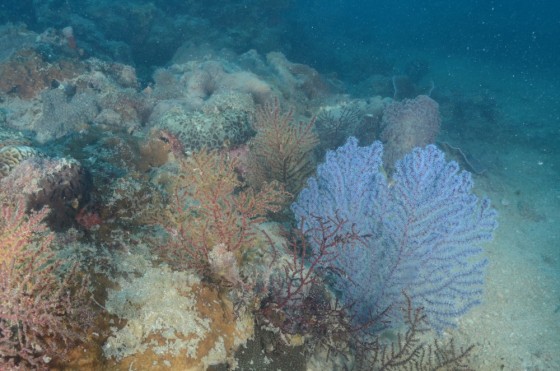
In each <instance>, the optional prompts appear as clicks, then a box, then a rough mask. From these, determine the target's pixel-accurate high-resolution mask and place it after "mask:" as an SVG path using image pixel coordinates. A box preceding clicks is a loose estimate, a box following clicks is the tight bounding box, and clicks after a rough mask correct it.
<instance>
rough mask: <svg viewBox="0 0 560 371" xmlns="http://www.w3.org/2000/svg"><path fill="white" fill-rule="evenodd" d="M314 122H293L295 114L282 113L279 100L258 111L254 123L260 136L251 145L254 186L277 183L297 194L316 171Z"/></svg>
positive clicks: (251, 175)
mask: <svg viewBox="0 0 560 371" xmlns="http://www.w3.org/2000/svg"><path fill="white" fill-rule="evenodd" d="M314 125H315V119H312V120H310V121H309V122H307V123H303V122H300V123H298V124H295V123H293V111H289V112H287V113H282V112H281V109H280V105H279V103H278V100H277V99H276V100H275V101H274V102H269V103H267V104H265V105H264V106H263V107H261V108H260V109H259V110H257V113H256V117H255V120H254V123H253V126H254V129H255V130H256V131H257V135H256V136H255V137H254V138H253V139H252V140H251V142H250V144H249V149H250V150H249V167H248V168H249V169H250V171H249V173H248V178H249V181H250V182H251V184H253V185H255V186H257V187H258V186H260V185H261V184H262V183H264V182H271V181H273V180H276V181H278V182H280V183H281V184H283V185H284V186H285V188H286V190H287V191H288V192H290V193H292V194H296V193H297V192H299V190H300V189H301V188H302V187H303V184H304V182H305V180H306V179H307V177H308V176H309V175H310V174H311V173H312V172H313V171H314V169H315V161H314V158H313V150H314V148H315V146H316V145H317V144H318V142H319V141H318V138H317V135H316V134H315V133H314V132H313V127H314Z"/></svg>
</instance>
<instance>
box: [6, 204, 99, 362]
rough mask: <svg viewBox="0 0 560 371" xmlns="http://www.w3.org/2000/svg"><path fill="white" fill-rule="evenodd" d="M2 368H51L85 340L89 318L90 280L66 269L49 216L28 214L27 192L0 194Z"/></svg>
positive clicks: (43, 213)
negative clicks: (63, 270)
mask: <svg viewBox="0 0 560 371" xmlns="http://www.w3.org/2000/svg"><path fill="white" fill-rule="evenodd" d="M0 205H1V213H2V219H1V220H0V368H2V369H4V367H14V368H15V367H19V368H27V367H32V368H33V369H46V368H47V365H48V364H49V363H50V362H51V360H52V359H60V358H62V357H63V355H64V354H65V352H66V351H67V350H68V348H69V347H70V346H71V345H73V344H75V343H76V342H77V341H78V340H79V339H80V330H79V325H80V324H81V323H83V321H86V322H87V321H88V318H89V317H90V316H89V311H88V309H87V305H86V304H87V302H88V299H87V298H88V295H87V294H88V291H87V287H88V284H87V279H86V278H85V277H84V276H82V275H80V274H79V273H78V272H77V270H76V266H74V267H73V268H72V269H71V270H70V271H69V272H67V273H66V274H62V277H61V273H60V268H61V265H62V264H63V262H62V261H61V260H57V259H56V257H55V254H54V252H53V250H52V249H51V242H52V240H53V235H52V234H51V233H49V232H48V230H47V228H46V226H45V224H44V223H43V219H44V218H45V216H46V215H47V213H48V210H47V209H42V210H40V211H38V212H34V213H32V214H31V215H29V216H28V215H27V214H26V213H25V201H24V197H23V196H21V195H20V196H17V197H9V196H7V195H5V194H0Z"/></svg>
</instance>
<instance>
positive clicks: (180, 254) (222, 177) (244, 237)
mask: <svg viewBox="0 0 560 371" xmlns="http://www.w3.org/2000/svg"><path fill="white" fill-rule="evenodd" d="M236 166H237V163H236V161H235V160H232V159H228V157H227V156H226V155H225V154H222V153H220V152H218V151H208V150H202V151H200V152H197V153H195V154H193V155H192V156H191V157H189V158H186V159H182V160H180V171H179V175H178V176H177V178H176V179H175V183H174V185H173V187H172V191H171V197H172V199H171V200H170V205H169V208H168V209H167V210H166V212H165V215H164V221H163V223H162V224H163V225H164V228H165V229H166V230H167V232H168V238H167V241H166V243H164V244H162V245H161V246H160V248H159V250H160V252H161V254H162V257H163V258H164V260H165V261H167V262H169V263H170V264H172V265H173V266H180V267H185V266H186V267H190V268H195V269H197V270H198V271H202V272H203V273H206V274H207V273H209V272H210V271H211V269H210V267H209V261H210V260H209V254H210V252H211V251H212V249H213V248H214V247H215V246H217V245H221V244H223V245H224V246H223V247H222V248H224V249H225V250H226V251H229V252H233V253H236V254H237V253H241V252H242V250H243V249H247V248H249V247H251V246H252V245H253V242H254V237H255V228H256V226H257V224H259V223H261V222H263V221H264V216H265V215H266V214H267V213H268V212H277V211H279V208H280V206H279V205H280V204H281V203H282V202H283V199H284V198H285V192H284V191H283V190H282V187H280V186H278V185H277V184H274V183H270V184H265V185H263V187H262V189H261V190H260V191H258V192H256V191H254V190H253V189H251V188H244V187H243V184H242V182H241V181H240V180H239V179H238V178H237V174H236V172H235V168H236Z"/></svg>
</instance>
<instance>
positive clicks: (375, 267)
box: [292, 138, 497, 331]
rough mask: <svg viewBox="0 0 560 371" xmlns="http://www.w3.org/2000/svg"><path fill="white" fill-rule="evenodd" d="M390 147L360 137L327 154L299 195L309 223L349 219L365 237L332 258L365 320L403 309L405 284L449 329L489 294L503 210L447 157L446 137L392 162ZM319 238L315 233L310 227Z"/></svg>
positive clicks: (297, 206) (338, 283)
mask: <svg viewBox="0 0 560 371" xmlns="http://www.w3.org/2000/svg"><path fill="white" fill-rule="evenodd" d="M382 154H383V146H382V145H381V143H380V142H375V143H373V144H372V145H370V146H367V147H359V146H358V143H357V140H356V139H355V138H350V139H349V140H348V142H347V143H346V144H345V145H344V146H342V147H340V148H338V149H337V150H336V151H329V152H328V153H327V158H326V162H325V163H324V164H322V165H320V166H319V167H318V169H317V176H316V177H314V178H311V179H309V181H308V184H307V187H306V188H304V189H303V190H302V191H301V193H300V194H299V196H298V198H297V200H296V202H294V203H293V204H292V211H293V212H294V214H295V216H296V219H297V221H298V222H299V223H301V222H303V225H304V228H305V229H306V230H310V231H311V230H313V229H312V227H314V226H316V225H314V223H319V221H318V219H317V217H321V218H324V219H328V218H335V217H337V216H338V217H340V218H343V219H346V220H347V223H346V225H347V226H348V228H354V229H355V230H356V231H357V232H358V233H359V234H360V235H361V236H363V243H361V244H356V245H354V246H352V247H345V250H344V251H339V252H338V258H337V260H336V261H335V262H333V263H331V264H332V266H333V267H334V268H336V271H337V272H344V274H342V275H337V276H336V277H335V278H334V279H333V280H332V281H333V288H334V290H335V291H336V292H337V293H338V294H339V295H340V297H341V298H342V300H343V301H344V302H345V303H347V304H349V305H350V304H351V308H352V311H353V313H352V314H353V315H354V317H355V321H358V323H359V322H364V321H368V320H369V319H371V318H375V317H376V316H378V315H380V314H381V313H384V312H385V311H387V313H388V314H389V316H390V317H393V318H394V317H397V316H398V315H399V313H400V309H401V307H403V306H404V305H405V298H404V295H403V292H404V293H406V295H407V296H409V297H410V298H411V300H412V302H413V304H414V305H415V306H416V307H423V308H424V312H425V313H426V315H427V318H428V321H429V323H430V324H431V326H432V327H433V328H435V329H436V330H437V331H441V330H443V329H444V328H446V327H449V326H453V324H454V322H455V319H457V318H458V317H460V316H461V315H463V314H464V313H466V312H467V311H468V310H469V309H470V308H472V307H473V306H475V305H477V304H479V303H480V298H481V296H482V288H483V285H484V269H485V266H486V264H487V261H486V259H485V258H484V257H483V254H482V247H481V245H482V243H484V242H486V241H489V240H491V239H492V234H493V231H494V230H495V229H496V226H497V222H496V211H495V210H494V209H492V208H491V207H490V202H489V200H488V199H486V198H484V199H482V200H479V198H478V197H477V196H476V195H474V194H473V193H472V192H471V189H472V185H473V182H472V179H471V175H470V173H468V172H466V171H462V170H460V168H459V165H458V164H457V163H456V162H454V161H451V162H447V161H446V160H445V157H444V154H443V152H442V151H440V150H439V149H438V148H437V147H436V146H433V145H429V146H427V147H425V148H415V149H414V150H413V151H412V152H411V153H409V154H408V155H406V156H405V157H404V158H403V159H402V160H400V161H397V163H396V164H395V169H394V173H393V176H392V179H391V180H388V179H387V176H386V175H385V173H384V172H383V170H382ZM308 237H309V240H310V243H311V246H312V247H313V237H317V236H309V235H308Z"/></svg>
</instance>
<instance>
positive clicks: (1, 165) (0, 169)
mask: <svg viewBox="0 0 560 371" xmlns="http://www.w3.org/2000/svg"><path fill="white" fill-rule="evenodd" d="M37 154H38V152H37V150H35V149H33V148H31V147H28V146H16V145H10V146H5V147H1V148H0V179H1V178H3V177H5V176H6V175H8V174H9V173H10V171H11V170H12V169H13V168H14V167H16V166H17V165H18V164H19V163H20V162H22V161H23V160H26V159H28V158H30V157H33V156H36V155H37Z"/></svg>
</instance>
